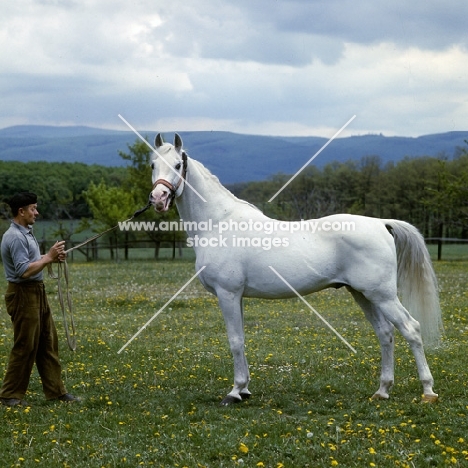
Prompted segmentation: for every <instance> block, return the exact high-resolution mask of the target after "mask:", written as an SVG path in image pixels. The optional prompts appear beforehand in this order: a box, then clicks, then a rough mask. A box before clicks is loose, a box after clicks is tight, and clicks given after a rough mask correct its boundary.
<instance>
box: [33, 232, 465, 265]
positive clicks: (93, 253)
mask: <svg viewBox="0 0 468 468" xmlns="http://www.w3.org/2000/svg"><path fill="white" fill-rule="evenodd" d="M425 241H426V243H427V244H428V245H429V246H431V245H435V246H437V247H436V249H437V250H436V252H434V249H433V248H431V247H430V250H431V253H432V256H433V257H434V256H436V257H437V260H442V259H443V255H442V252H443V246H446V245H451V247H449V248H448V249H447V251H448V254H446V256H448V257H449V258H450V259H454V258H457V256H458V257H459V258H461V259H468V239H457V238H445V237H428V238H426V239H425ZM38 242H39V244H40V247H41V252H42V253H45V252H47V250H48V249H49V248H50V247H51V246H52V244H54V243H55V240H53V241H52V240H45V239H41V240H38ZM81 242H82V241H73V242H72V241H67V244H66V249H69V248H71V247H73V246H76V245H78V244H80V243H81ZM113 242H114V239H112V238H109V239H107V240H96V241H92V242H90V243H89V244H86V245H85V246H83V247H80V248H79V249H76V250H73V251H72V252H70V253H69V256H68V260H69V261H74V260H83V259H84V260H86V261H94V260H100V259H101V260H108V259H111V260H129V259H135V258H137V259H151V258H154V259H158V258H173V259H174V258H194V254H193V250H192V249H191V248H188V247H187V246H186V242H185V241H180V240H176V239H174V238H167V239H161V240H158V241H151V240H126V241H123V242H120V243H118V244H115V243H113ZM454 245H458V246H463V247H462V248H461V249H457V251H455V252H454V251H453V250H454V247H453V246H454ZM458 252H460V253H458Z"/></svg>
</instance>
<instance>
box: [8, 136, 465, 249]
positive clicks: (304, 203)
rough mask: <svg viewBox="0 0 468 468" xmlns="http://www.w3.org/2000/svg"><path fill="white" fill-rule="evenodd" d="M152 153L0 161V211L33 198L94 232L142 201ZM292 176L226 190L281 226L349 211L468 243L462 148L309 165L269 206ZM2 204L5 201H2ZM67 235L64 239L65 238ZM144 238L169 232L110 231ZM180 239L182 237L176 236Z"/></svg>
mask: <svg viewBox="0 0 468 468" xmlns="http://www.w3.org/2000/svg"><path fill="white" fill-rule="evenodd" d="M151 155H152V152H151V149H150V148H149V147H148V146H147V145H146V144H144V143H143V142H141V141H139V140H137V141H136V142H135V143H134V144H133V145H129V146H128V148H127V151H121V152H120V156H121V157H122V158H123V159H124V160H125V161H127V166H126V167H104V166H99V165H85V164H81V163H65V162H63V163H48V162H28V163H22V162H17V161H9V162H7V161H0V211H1V213H2V214H3V217H5V218H6V217H8V210H7V208H6V205H5V201H6V200H7V199H8V198H9V197H10V196H11V195H13V194H14V193H15V192H17V191H21V190H30V191H33V192H36V193H37V194H38V195H39V199H40V212H41V214H42V216H43V217H44V218H45V219H54V220H63V219H81V220H82V223H81V229H84V228H87V227H88V228H89V227H93V228H94V229H95V230H100V229H104V228H106V227H110V226H113V225H115V224H117V222H118V221H122V220H124V219H127V218H128V217H129V216H130V215H131V214H132V213H133V212H134V211H135V210H136V209H138V208H141V207H142V206H144V205H145V204H146V203H147V199H148V194H149V191H150V189H151V170H150V160H151ZM290 177H291V175H288V174H276V175H274V176H272V177H270V178H269V179H268V180H265V181H258V182H249V183H242V184H234V185H230V186H228V188H229V189H230V190H231V191H232V192H233V193H234V194H235V195H236V196H238V197H239V198H242V199H245V200H247V201H249V202H251V203H253V204H255V205H257V206H258V207H259V208H260V209H261V210H262V211H263V212H265V214H267V215H269V216H271V217H274V218H277V219H282V220H293V219H295V220H298V219H311V218H319V217H322V216H326V215H329V214H333V213H353V214H360V215H365V216H373V217H379V218H396V219H402V220H405V221H408V222H410V223H412V224H414V225H416V226H417V227H418V228H419V229H420V231H421V232H422V233H423V235H424V236H425V237H458V238H468V150H467V149H465V148H462V149H460V150H459V151H458V152H457V155H456V156H455V157H454V158H451V159H450V158H448V157H445V156H440V157H416V158H410V157H408V158H405V159H403V160H401V161H398V162H389V163H386V164H383V163H382V161H381V159H380V158H379V156H365V157H363V158H361V159H360V160H359V161H348V162H345V163H338V162H332V163H329V164H327V165H325V166H324V167H323V168H317V167H315V166H310V167H308V168H306V169H305V170H304V171H302V172H301V173H300V174H299V175H298V176H297V177H296V178H295V179H294V181H293V182H292V183H290V184H289V185H287V187H286V188H285V189H284V190H283V191H282V192H281V193H280V194H279V195H278V196H277V197H276V198H275V199H274V201H273V202H271V203H269V202H268V200H269V199H270V198H271V197H272V195H273V194H275V193H276V192H277V191H278V190H279V189H280V188H281V187H282V186H283V185H284V184H285V183H286V182H287V181H288V180H289V179H290ZM2 202H3V203H2ZM176 218H177V212H176V209H175V208H172V209H171V210H170V212H169V213H166V214H163V215H160V214H157V215H156V214H155V212H154V211H153V210H149V211H148V212H147V213H145V214H144V215H143V217H142V219H148V220H155V219H159V220H172V219H176ZM71 234H72V233H68V236H70V235H71ZM119 235H120V236H124V235H125V236H127V237H128V236H132V237H138V236H140V238H141V237H142V236H147V237H148V238H149V239H150V240H152V241H154V242H158V241H159V240H161V239H162V237H161V236H164V235H166V237H167V233H166V234H164V233H160V232H144V233H143V232H142V233H125V234H124V233H119V232H117V231H116V232H115V233H114V241H115V242H117V241H118V236H119ZM180 238H183V234H181V235H180Z"/></svg>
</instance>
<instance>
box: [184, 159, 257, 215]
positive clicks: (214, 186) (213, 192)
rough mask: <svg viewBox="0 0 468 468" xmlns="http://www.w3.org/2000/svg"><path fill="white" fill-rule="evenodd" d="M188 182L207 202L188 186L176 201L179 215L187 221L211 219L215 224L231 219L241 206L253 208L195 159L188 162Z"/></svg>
mask: <svg viewBox="0 0 468 468" xmlns="http://www.w3.org/2000/svg"><path fill="white" fill-rule="evenodd" d="M187 181H188V183H189V184H190V185H191V187H193V188H194V189H195V190H196V191H197V192H198V194H200V195H201V196H202V197H203V198H204V199H205V200H206V202H204V201H203V200H202V199H201V198H200V197H199V195H197V193H195V192H194V190H192V188H191V187H190V186H188V185H187V184H186V186H185V187H184V190H183V192H182V195H181V196H180V197H179V198H177V200H176V204H177V208H178V210H179V215H180V217H181V219H183V220H185V221H207V220H209V219H211V220H213V222H217V221H220V220H222V219H226V218H227V217H229V215H230V214H231V213H232V211H233V210H235V208H236V207H237V206H239V204H245V205H246V206H248V207H251V205H250V204H248V203H247V202H244V201H242V200H239V199H238V198H236V197H235V196H234V195H233V194H232V193H231V192H230V191H229V190H228V189H226V188H225V187H223V186H222V185H221V183H220V182H219V180H218V179H217V177H215V176H214V175H213V174H211V173H210V172H209V171H208V169H206V168H205V167H204V166H203V165H202V164H201V163H199V162H198V161H194V160H193V159H189V161H188V169H187Z"/></svg>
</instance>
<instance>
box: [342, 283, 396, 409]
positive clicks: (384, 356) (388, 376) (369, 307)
mask: <svg viewBox="0 0 468 468" xmlns="http://www.w3.org/2000/svg"><path fill="white" fill-rule="evenodd" d="M348 290H349V291H350V292H351V294H352V295H353V297H354V299H355V301H356V302H357V303H358V304H359V306H360V307H361V309H362V310H363V312H364V315H365V316H366V318H367V320H369V322H370V323H371V325H372V327H373V328H374V331H375V333H376V335H377V337H378V339H379V342H380V352H381V372H380V386H379V389H378V390H377V391H376V392H375V393H374V395H373V396H372V399H374V400H382V399H385V400H386V399H388V398H389V392H390V389H391V387H392V386H393V382H394V368H395V364H394V344H395V340H394V336H393V332H394V327H393V325H392V324H391V323H390V322H389V321H388V320H387V319H386V318H385V317H384V316H383V315H382V314H381V313H379V311H378V309H377V308H375V307H374V306H373V304H372V303H371V302H370V301H369V300H368V299H366V297H365V296H364V295H363V294H362V293H360V292H358V291H356V290H354V289H352V288H349V287H348Z"/></svg>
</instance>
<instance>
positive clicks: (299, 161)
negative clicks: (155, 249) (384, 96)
mask: <svg viewBox="0 0 468 468" xmlns="http://www.w3.org/2000/svg"><path fill="white" fill-rule="evenodd" d="M139 133H140V134H141V135H143V136H144V137H145V138H148V140H149V142H150V143H151V144H152V143H153V139H154V136H155V135H156V133H157V132H155V131H140V132H139ZM178 133H179V134H180V136H181V137H182V139H183V141H184V147H185V148H186V150H187V153H188V154H189V155H190V156H191V157H192V158H194V159H197V160H199V161H200V162H201V163H202V164H204V165H205V166H207V167H208V169H210V171H211V172H213V173H214V174H215V175H216V176H217V177H218V178H219V179H220V181H221V182H222V183H224V184H229V183H239V182H249V181H254V180H265V179H267V178H268V177H270V176H272V175H274V174H277V173H285V174H293V173H295V172H296V171H297V170H298V169H299V168H300V167H302V166H303V165H304V164H305V163H306V162H307V161H308V160H309V159H310V158H311V157H312V156H313V155H314V154H315V153H316V152H317V151H319V150H320V149H321V147H322V146H323V145H324V144H325V143H326V142H327V141H328V139H327V138H324V137H314V136H311V137H294V136H292V137H288V136H262V135H248V134H238V133H233V132H227V131H187V132H183V131H181V132H178ZM165 136H166V138H167V140H168V141H172V138H173V132H167V133H166V132H165ZM137 138H138V137H137V135H135V134H134V133H133V132H131V131H120V130H107V129H100V128H94V127H87V126H59V127H54V126H46V125H17V126H13V127H7V128H3V129H0V160H3V161H24V162H27V161H47V162H82V163H85V164H100V165H103V166H125V165H127V164H128V162H127V161H125V160H123V159H122V158H121V157H120V156H119V154H118V153H119V151H124V152H126V151H127V150H128V145H132V144H133V143H134V142H135V141H136V140H137ZM467 140H468V131H467V132H463V131H453V132H445V133H437V134H429V135H423V136H419V137H401V136H390V137H387V136H384V135H382V134H379V135H376V134H369V135H356V136H350V137H343V138H336V139H335V140H333V141H332V142H331V143H330V144H329V145H328V146H327V147H326V148H325V149H324V150H323V151H322V152H321V153H320V155H319V156H318V157H317V158H316V159H314V161H313V163H312V164H314V165H316V166H317V167H323V166H324V165H326V164H328V163H330V162H334V161H337V162H345V161H348V160H355V161H359V160H360V159H361V158H362V157H364V156H379V157H380V159H381V161H382V164H386V163H388V162H390V161H393V162H397V161H399V160H401V159H403V158H404V157H419V156H441V157H442V156H443V157H448V158H451V157H455V156H456V155H457V154H458V153H459V152H460V148H462V147H466V144H467Z"/></svg>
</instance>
